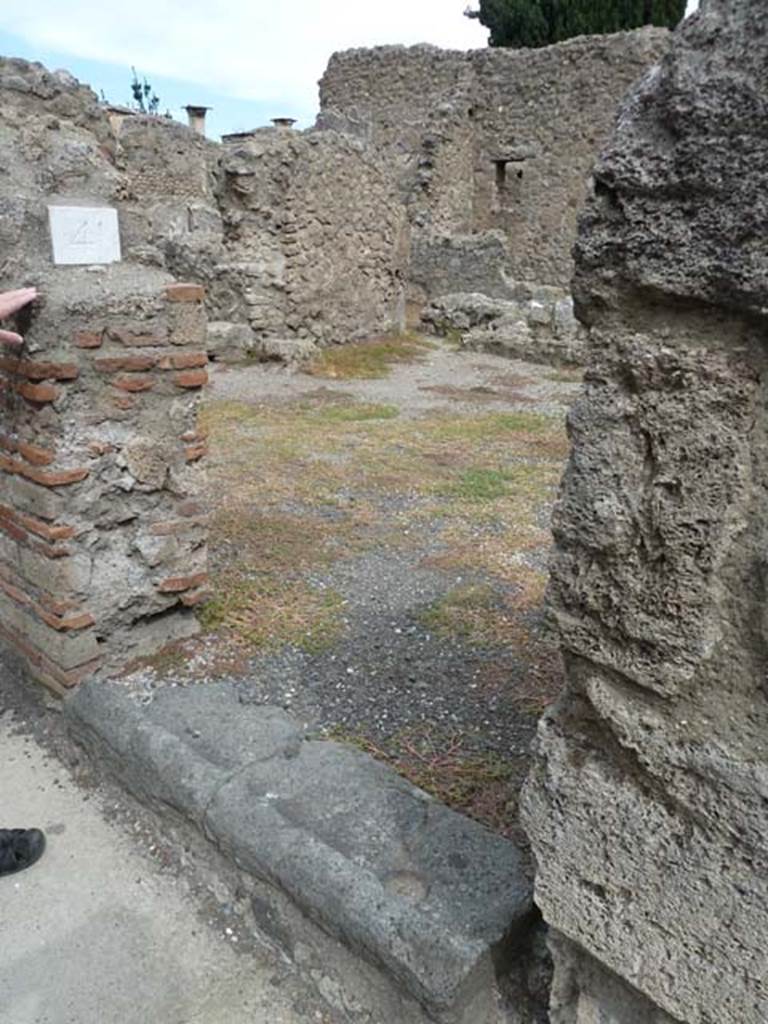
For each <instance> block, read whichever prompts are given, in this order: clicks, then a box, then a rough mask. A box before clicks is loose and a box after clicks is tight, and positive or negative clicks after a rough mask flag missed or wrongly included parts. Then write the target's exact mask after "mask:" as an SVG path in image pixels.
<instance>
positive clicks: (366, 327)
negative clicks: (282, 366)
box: [210, 128, 408, 344]
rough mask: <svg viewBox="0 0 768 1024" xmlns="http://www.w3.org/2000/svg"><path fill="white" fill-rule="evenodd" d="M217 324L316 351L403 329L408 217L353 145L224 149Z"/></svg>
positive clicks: (276, 132)
mask: <svg viewBox="0 0 768 1024" xmlns="http://www.w3.org/2000/svg"><path fill="white" fill-rule="evenodd" d="M218 202H219V207H220V209H221V212H222V216H223V221H224V247H223V254H222V258H221V262H220V263H219V264H218V265H217V267H216V268H215V276H214V278H213V280H212V281H211V299H210V301H211V306H212V309H213V310H214V311H215V314H216V319H217V320H223V321H230V322H231V321H237V322H243V323H248V324H249V325H250V326H251V328H252V330H253V332H254V336H255V338H256V339H257V340H258V339H268V338H274V337H277V338H280V337H297V338H306V339H311V340H312V341H314V342H317V343H318V344H329V343H334V342H344V341H350V340H354V339H356V338H360V337H366V336H368V337H370V336H372V335H374V334H377V333H383V332H385V331H387V330H390V329H393V328H394V329H400V328H402V326H403V320H404V301H405V299H404V278H405V273H406V267H407V260H408V234H407V224H406V218H405V211H404V209H403V207H402V204H401V203H400V200H399V197H398V196H397V193H396V190H395V188H394V185H393V183H392V182H391V181H390V180H388V179H387V178H386V176H385V175H384V174H383V173H382V171H381V170H380V169H379V167H377V166H376V163H375V161H374V160H373V157H372V154H371V152H370V151H369V150H368V149H367V148H366V147H365V146H364V145H363V144H362V143H360V142H359V141H357V140H355V139H352V138H349V137H347V136H344V135H339V134H337V133H336V132H333V131H324V132H305V133H300V132H294V131H291V130H286V129H280V128H264V129H260V130H258V131H255V132H252V133H249V134H247V135H241V136H229V137H227V139H225V145H224V147H223V154H222V157H221V184H220V187H219V192H218Z"/></svg>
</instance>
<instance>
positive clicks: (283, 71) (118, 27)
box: [3, 0, 487, 111]
mask: <svg viewBox="0 0 768 1024" xmlns="http://www.w3.org/2000/svg"><path fill="white" fill-rule="evenodd" d="M466 5H467V2H466V0H383V2H381V0H380V2H375V3H370V0H368V2H366V0H335V2H329V0H322V2H321V0H293V2H290V3H286V2H285V0H282V2H281V0H270V2H267V0H150V2H149V3H148V4H146V5H141V6H140V7H138V8H137V7H135V6H133V7H131V6H128V7H124V6H122V5H115V6H113V5H111V4H110V3H109V2H108V0H107V2H105V0H69V2H65V3H62V0H30V2H29V3H28V4H27V5H26V7H25V5H24V4H18V5H14V6H15V7H16V9H15V10H11V11H6V12H4V16H3V22H4V24H3V28H4V29H5V30H7V31H8V32H12V33H14V34H16V35H18V36H21V37H22V38H24V39H25V40H26V41H27V42H28V43H30V44H32V45H36V46H39V47H41V48H48V49H51V50H57V51H60V52H63V53H68V54H72V55H73V56H77V57H83V58H89V59H92V60H100V61H105V62H108V63H115V64H121V65H123V66H126V67H128V66H130V65H132V64H133V65H136V66H137V67H138V68H140V69H141V71H142V72H145V73H147V74H149V75H151V74H157V75H166V76H168V77H170V78H179V79H184V80H187V81H191V82H199V83H203V84H206V85H208V86H209V87H210V88H211V90H215V91H217V92H222V93H225V94H228V95H233V96H239V97H242V98H244V99H250V100H264V101H280V102H283V103H289V104H293V105H295V107H296V108H297V109H299V110H302V111H306V110H311V109H312V108H313V107H314V105H315V103H314V100H315V95H316V82H317V79H318V78H319V77H320V75H321V74H322V72H323V70H324V68H325V65H326V63H327V61H328V58H329V56H330V55H331V53H332V52H333V51H334V50H340V49H346V48H348V47H351V46H373V45H378V44H381V43H416V42H430V43H434V44H436V45H438V46H446V47H453V48H457V49H466V48H468V47H473V46H484V45H485V42H486V39H487V32H486V31H485V30H484V29H483V28H482V26H481V25H479V23H478V22H477V21H470V20H469V19H468V18H465V17H463V10H464V8H465V7H466Z"/></svg>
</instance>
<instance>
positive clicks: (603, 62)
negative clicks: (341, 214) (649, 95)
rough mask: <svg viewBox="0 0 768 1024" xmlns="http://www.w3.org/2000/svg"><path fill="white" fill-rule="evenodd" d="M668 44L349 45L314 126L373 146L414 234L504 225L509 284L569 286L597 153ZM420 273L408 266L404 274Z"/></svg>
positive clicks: (659, 39) (644, 38)
mask: <svg viewBox="0 0 768 1024" xmlns="http://www.w3.org/2000/svg"><path fill="white" fill-rule="evenodd" d="M668 38H669V34H668V33H667V32H666V30H660V29H641V30H638V31H635V32H626V33H618V34H616V35H612V36H589V37H580V38H578V39H572V40H569V41H567V42H565V43H559V44H557V45H556V46H550V47H546V48H543V49H539V50H507V49H485V50H473V51H469V52H466V53H465V52H458V51H446V50H439V49H437V48H435V47H430V46H415V47H408V48H406V47H399V46H385V47H377V48H376V49H373V50H349V51H346V52H343V53H337V54H335V55H334V56H333V57H332V59H331V61H330V63H329V65H328V69H327V71H326V73H325V75H324V76H323V79H322V81H321V83H320V102H321V116H320V121H319V124H320V125H334V126H336V127H343V128H344V130H346V131H350V132H354V133H357V134H358V135H359V136H361V137H363V138H365V139H367V140H369V141H370V142H372V143H373V145H374V146H375V147H376V149H377V151H378V152H379V153H380V154H381V155H382V157H383V159H385V160H386V161H388V162H389V164H390V166H391V167H392V169H393V173H394V174H395V176H396V178H397V180H398V181H399V183H400V189H401V194H402V196H403V198H404V200H405V202H406V203H407V206H408V209H409V215H410V219H411V223H412V224H413V225H414V227H415V228H416V229H417V231H425V232H428V233H429V234H436V235H445V234H450V235H466V234H470V233H477V232H483V231H487V230H492V229H499V230H501V231H503V232H504V234H505V235H506V237H507V238H508V240H509V248H510V254H509V263H508V268H507V273H508V276H509V277H510V278H511V279H513V280H523V281H532V282H536V283H538V284H552V285H561V286H566V287H567V285H568V283H569V281H570V277H571V273H572V260H571V246H572V244H573V240H574V238H575V233H576V215H577V211H578V209H579V207H580V206H581V204H582V203H583V201H584V198H585V195H586V191H587V186H588V183H589V177H590V170H591V166H592V163H593V161H594V158H595V154H596V152H597V150H598V148H599V146H600V144H601V142H602V141H604V139H605V137H606V135H607V133H608V131H609V129H610V126H611V123H612V121H613V116H614V112H615V108H616V106H617V104H618V102H619V99H620V98H621V96H622V95H623V94H624V92H625V91H626V90H627V88H628V87H629V85H630V84H631V83H632V82H633V81H635V80H636V79H637V78H638V77H639V76H640V75H641V74H642V73H643V72H644V71H645V70H646V69H647V68H648V66H649V65H651V64H652V63H653V62H654V61H655V60H657V59H658V57H659V56H660V55H661V54H662V53H663V52H664V51H665V49H666V47H667V45H668ZM423 248H424V247H423V246H422V245H417V246H416V248H415V254H416V255H417V256H418V254H419V252H421V251H422V250H423ZM427 249H428V247H427ZM431 256H434V251H432V252H431ZM431 262H432V263H433V262H434V261H433V260H432V261H431ZM428 272H429V267H426V268H422V267H421V266H420V264H419V261H418V259H417V260H416V261H415V263H414V268H413V271H412V276H413V277H414V278H415V279H416V280H418V279H419V277H420V276H423V274H424V273H428ZM452 290H456V289H452ZM462 290H465V291H466V290H468V289H467V288H466V287H465V288H464V289H462ZM434 294H435V293H430V294H429V297H430V298H431V297H434Z"/></svg>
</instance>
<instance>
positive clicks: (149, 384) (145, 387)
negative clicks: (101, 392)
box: [112, 374, 155, 392]
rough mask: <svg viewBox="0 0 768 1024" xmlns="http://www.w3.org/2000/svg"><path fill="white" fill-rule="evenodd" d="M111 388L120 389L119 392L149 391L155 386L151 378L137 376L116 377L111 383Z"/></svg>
mask: <svg viewBox="0 0 768 1024" xmlns="http://www.w3.org/2000/svg"><path fill="white" fill-rule="evenodd" d="M112 385H113V387H116V388H120V390H121V391H132V392H133V391H151V389H152V388H153V387H154V386H155V382H154V380H153V379H152V377H146V376H139V375H138V374H137V375H136V376H135V377H116V378H115V380H113V381H112Z"/></svg>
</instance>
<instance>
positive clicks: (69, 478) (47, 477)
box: [17, 466, 90, 487]
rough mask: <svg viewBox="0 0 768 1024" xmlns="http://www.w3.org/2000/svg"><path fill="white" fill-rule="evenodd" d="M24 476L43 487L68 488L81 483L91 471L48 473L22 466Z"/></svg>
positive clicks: (64, 470) (21, 470) (68, 470)
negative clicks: (70, 485)
mask: <svg viewBox="0 0 768 1024" xmlns="http://www.w3.org/2000/svg"><path fill="white" fill-rule="evenodd" d="M17 472H20V473H21V475H22V476H25V477H26V478H27V479H28V480H34V482H35V483H36V484H42V485H43V487H66V486H68V485H69V484H77V483H80V481H81V480H85V478H86V477H87V476H88V474H89V473H90V470H89V469H60V470H58V471H52V472H47V471H46V470H42V469H34V468H33V467H32V466H22V467H21V469H20V470H17Z"/></svg>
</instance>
